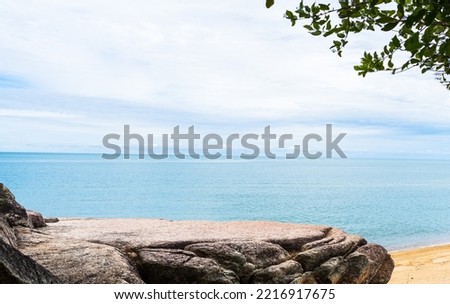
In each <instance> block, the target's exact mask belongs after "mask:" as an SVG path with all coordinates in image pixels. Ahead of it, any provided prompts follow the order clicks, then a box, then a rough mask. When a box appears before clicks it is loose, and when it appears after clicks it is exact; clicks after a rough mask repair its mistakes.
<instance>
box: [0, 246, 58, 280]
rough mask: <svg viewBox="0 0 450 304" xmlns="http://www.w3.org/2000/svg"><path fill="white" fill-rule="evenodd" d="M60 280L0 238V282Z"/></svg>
mask: <svg viewBox="0 0 450 304" xmlns="http://www.w3.org/2000/svg"><path fill="white" fill-rule="evenodd" d="M56 283H61V281H60V280H59V279H58V278H56V277H55V276H54V275H53V274H52V273H50V271H48V270H47V269H45V268H44V267H42V266H41V265H39V264H38V263H36V262H35V261H34V260H33V259H31V258H30V257H28V256H25V255H23V254H22V253H21V252H19V251H18V250H16V249H15V248H13V247H12V246H11V245H9V244H6V243H5V242H4V241H3V240H1V239H0V284H56Z"/></svg>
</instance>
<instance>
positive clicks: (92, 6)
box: [0, 0, 450, 158]
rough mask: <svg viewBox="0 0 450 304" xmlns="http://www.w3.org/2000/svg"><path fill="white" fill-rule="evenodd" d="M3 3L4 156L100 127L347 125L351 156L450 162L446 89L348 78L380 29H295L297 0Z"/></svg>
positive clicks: (93, 148)
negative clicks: (269, 0) (337, 39)
mask: <svg viewBox="0 0 450 304" xmlns="http://www.w3.org/2000/svg"><path fill="white" fill-rule="evenodd" d="M264 2H265V1H264V0H247V1H237V0H230V1H216V0H214V1H212V0H208V1H206V0H202V1H194V0H193V1H181V0H177V1H175V0H170V1H153V0H146V1H138V0H136V1H116V0H114V1H113V0H108V1H103V0H97V1H91V0H89V1H85V0H81V1H51V0H40V1H2V6H1V7H0V41H1V42H0V58H1V59H0V151H3V152H5V151H16V152H17V151H21V152H99V153H103V152H105V147H103V146H102V139H103V137H104V136H105V135H106V134H109V133H118V134H123V126H124V125H126V124H127V125H130V126H131V129H132V131H134V132H136V133H139V134H143V135H145V134H150V133H151V134H155V135H156V136H158V134H163V133H171V132H172V131H173V128H174V127H175V126H177V125H179V126H180V128H181V129H182V130H183V129H184V130H186V131H187V128H188V127H189V126H191V125H194V126H195V128H196V131H198V132H200V133H201V134H207V133H219V134H222V135H224V136H226V135H227V134H231V133H240V134H245V133H258V134H261V133H262V132H263V130H264V127H265V126H267V125H270V126H271V127H272V130H273V131H274V132H277V134H282V133H290V134H294V138H299V139H301V138H302V137H303V136H304V135H305V134H308V133H312V132H318V133H319V134H323V133H324V130H325V125H326V124H333V128H334V130H335V132H336V133H339V132H345V133H347V135H346V137H345V139H344V140H343V141H342V149H343V150H344V151H345V152H346V153H347V155H349V156H350V157H352V156H353V157H405V158H407V157H421V158H450V92H449V91H447V90H446V89H445V88H444V87H442V86H441V85H440V84H439V83H438V82H437V81H435V80H434V77H433V75H432V74H425V75H422V74H420V71H418V70H411V71H408V72H407V73H403V74H398V75H391V74H389V73H376V74H371V75H368V76H367V77H366V78H362V77H360V76H357V74H356V72H355V71H354V70H353V66H354V65H355V64H358V63H359V59H360V56H361V55H362V53H363V52H364V50H377V49H380V48H381V47H382V46H383V45H384V42H385V41H386V40H387V39H388V37H387V36H386V34H384V33H383V34H381V33H368V34H364V35H357V36H353V37H351V39H350V43H349V45H348V47H347V48H346V49H345V50H344V53H343V57H342V58H340V57H338V56H337V55H336V54H334V53H332V52H331V51H330V50H329V47H330V45H331V42H330V40H327V39H324V38H318V37H313V36H311V35H309V34H307V33H306V31H305V30H304V29H302V28H301V27H300V26H296V27H291V26H290V22H289V21H288V20H285V19H283V12H284V11H285V10H286V9H287V8H289V9H295V6H296V5H297V1H295V0H294V1H278V2H277V3H276V4H275V6H274V7H272V8H271V9H269V10H268V9H266V8H265V5H264Z"/></svg>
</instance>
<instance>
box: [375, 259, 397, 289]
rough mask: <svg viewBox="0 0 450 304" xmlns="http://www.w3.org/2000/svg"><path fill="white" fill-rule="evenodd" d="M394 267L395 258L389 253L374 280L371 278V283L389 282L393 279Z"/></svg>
mask: <svg viewBox="0 0 450 304" xmlns="http://www.w3.org/2000/svg"><path fill="white" fill-rule="evenodd" d="M394 267H395V265H394V260H393V259H392V258H391V256H390V255H388V256H387V258H386V260H385V261H384V263H383V265H381V267H380V269H378V271H377V273H376V274H375V275H374V276H373V278H372V280H370V284H387V283H388V282H389V280H390V279H391V275H392V272H393V270H394Z"/></svg>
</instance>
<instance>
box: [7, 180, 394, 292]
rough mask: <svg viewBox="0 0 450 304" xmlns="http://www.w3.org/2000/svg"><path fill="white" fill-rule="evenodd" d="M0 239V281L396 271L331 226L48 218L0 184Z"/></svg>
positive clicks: (377, 277)
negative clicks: (28, 208)
mask: <svg viewBox="0 0 450 304" xmlns="http://www.w3.org/2000/svg"><path fill="white" fill-rule="evenodd" d="M46 222H48V223H52V224H50V225H48V226H47V225H46ZM0 245H1V246H0V247H1V248H0V283H1V282H6V283H8V282H9V283H53V282H63V283H111V284H115V283H143V282H145V283H224V284H236V283H255V284H257V283H275V284H285V283H300V284H303V283H308V284H313V283H387V282H388V281H389V279H390V277H391V274H392V270H393V268H394V263H393V261H392V258H391V257H390V256H389V254H388V253H387V251H386V250H385V249H384V248H383V247H381V246H379V245H376V244H367V242H366V241H365V240H364V239H363V238H362V237H360V236H357V235H349V234H347V233H345V232H343V231H341V230H339V229H336V228H332V227H326V226H314V225H301V224H288V223H276V222H256V221H255V222H209V221H167V220H153V219H62V220H61V221H59V220H58V219H46V220H45V219H44V218H43V217H42V215H41V214H40V213H38V212H33V211H26V210H25V208H23V207H22V206H21V205H20V204H18V203H17V202H16V200H15V198H14V195H12V193H11V192H10V191H9V190H8V189H7V188H6V187H5V186H4V185H3V184H0ZM18 250H19V251H20V252H21V253H20V252H19V251H18ZM44 267H45V268H44Z"/></svg>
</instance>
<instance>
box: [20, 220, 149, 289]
mask: <svg viewBox="0 0 450 304" xmlns="http://www.w3.org/2000/svg"><path fill="white" fill-rule="evenodd" d="M16 231H17V232H18V235H19V249H20V250H21V251H22V253H24V254H26V255H28V256H29V257H31V258H33V259H34V260H35V261H37V262H38V263H39V264H41V265H42V266H44V267H45V268H47V269H48V270H49V271H51V272H52V273H53V274H54V275H55V276H56V277H58V279H59V280H61V281H62V282H64V283H85V284H89V283H93V284H98V283H104V284H118V283H125V284H126V283H143V281H142V280H141V278H140V277H139V274H138V273H137V270H136V268H135V267H134V266H133V265H131V264H130V262H129V260H128V258H127V257H126V255H125V254H124V253H122V252H120V251H119V250H118V249H117V248H114V247H111V246H109V245H104V244H96V243H92V242H86V241H83V240H76V239H67V238H60V237H54V236H51V235H48V234H45V233H41V232H40V231H36V230H31V229H29V228H17V229H16Z"/></svg>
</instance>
